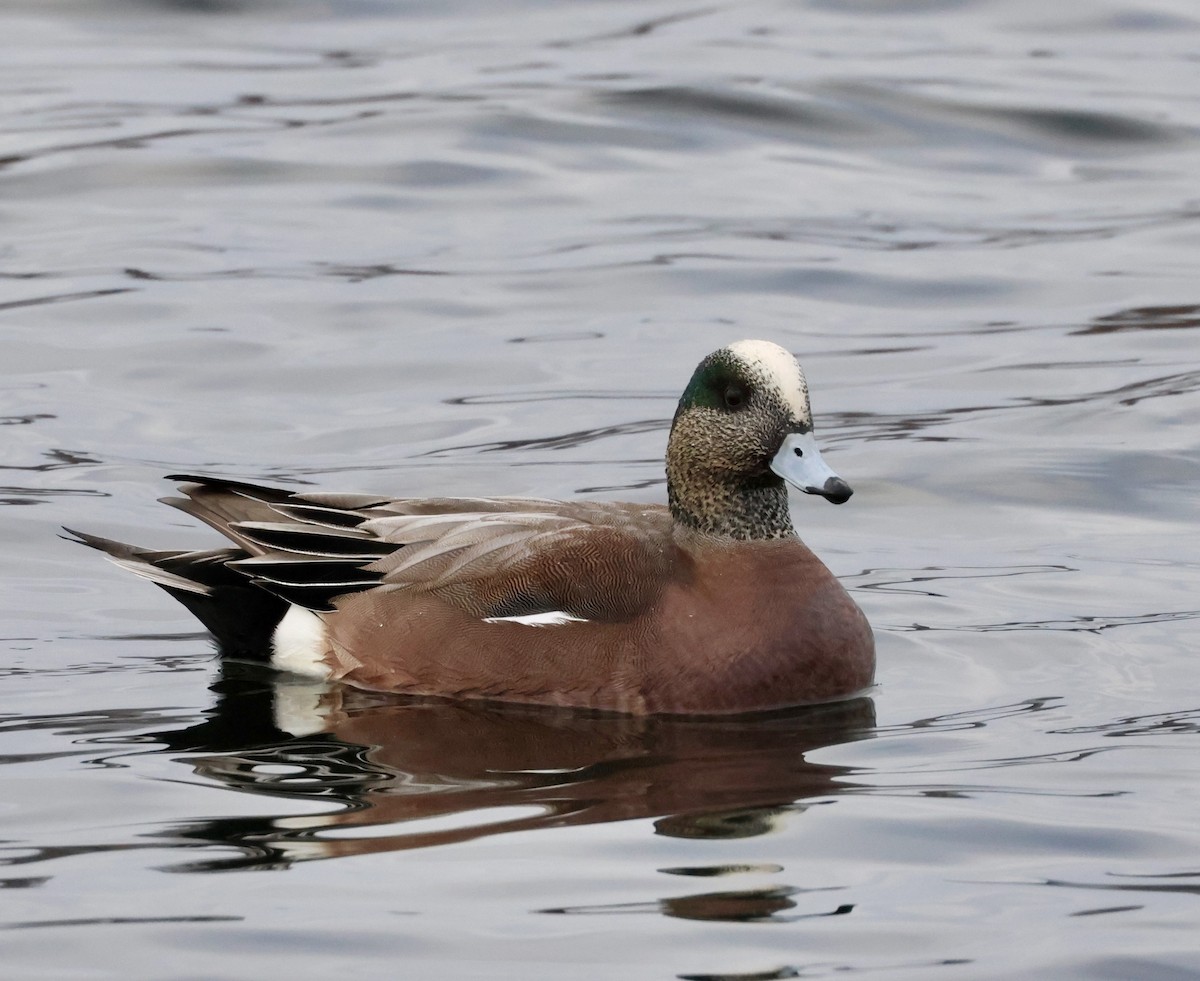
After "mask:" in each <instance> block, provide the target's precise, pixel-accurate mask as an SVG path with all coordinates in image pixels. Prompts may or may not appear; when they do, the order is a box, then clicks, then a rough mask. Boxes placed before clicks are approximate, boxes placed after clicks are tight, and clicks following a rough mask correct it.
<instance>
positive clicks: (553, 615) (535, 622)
mask: <svg viewBox="0 0 1200 981" xmlns="http://www.w3.org/2000/svg"><path fill="white" fill-rule="evenodd" d="M483 622H484V623H520V624H524V625H525V626H526V627H558V626H561V625H562V624H564V623H587V620H586V619H584V618H583V617H577V616H574V615H573V614H570V613H567V612H566V611H564V610H553V611H551V612H549V613H527V614H525V615H524V616H520V617H484V618H483Z"/></svg>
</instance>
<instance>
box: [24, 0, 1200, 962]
mask: <svg viewBox="0 0 1200 981" xmlns="http://www.w3.org/2000/svg"><path fill="white" fill-rule="evenodd" d="M0 36H3V37H4V38H5V39H6V45H5V50H6V53H5V57H4V59H3V63H2V64H0V119H2V126H0V158H2V160H0V221H2V227H3V229H4V235H3V239H2V240H0V327H2V331H3V333H0V345H2V350H3V352H4V353H3V357H2V359H0V361H2V363H0V397H2V398H3V403H4V406H3V408H2V409H0V416H3V421H4V422H5V423H6V424H7V425H6V426H5V427H4V430H3V432H4V436H5V439H4V441H3V443H2V444H0V447H2V452H0V468H2V469H3V473H2V474H0V485H2V486H0V501H2V502H3V503H4V504H5V505H8V507H6V508H5V509H4V510H3V512H2V513H3V515H4V522H3V529H4V542H5V549H4V551H3V553H2V555H0V574H2V575H3V579H4V587H3V590H2V591H0V609H2V611H3V613H2V619H0V637H2V639H0V672H2V680H0V698H2V702H0V713H2V714H0V753H2V754H3V756H0V760H2V761H3V763H4V764H5V765H4V767H3V776H4V781H3V784H2V785H0V786H2V798H0V838H2V839H3V842H2V844H0V862H3V863H4V865H3V868H2V869H0V887H2V888H0V928H2V929H0V956H2V959H3V960H2V962H3V964H4V974H5V975H6V976H10V977H14V978H15V977H20V978H65V977H122V978H146V979H168V978H169V979H199V978H252V977H253V978H257V977H262V976H264V974H267V973H270V974H272V975H276V974H277V975H281V976H289V977H294V978H326V977H330V976H335V975H341V974H346V975H349V974H353V975H355V976H359V977H393V976H396V975H397V974H404V975H407V976H415V977H438V978H495V977H516V978H526V979H543V978H545V979H550V978H555V979H558V978H564V977H569V978H596V979H601V978H604V979H607V978H611V977H614V976H619V977H627V978H631V979H633V978H638V979H640V978H647V979H651V978H705V979H715V978H724V979H735V978H736V979H750V978H785V977H825V976H832V975H836V976H842V975H844V974H848V973H854V972H873V973H874V974H875V975H876V976H880V975H881V976H885V977H889V978H891V977H895V978H921V979H923V978H928V977H933V976H941V977H952V978H960V977H972V978H1026V977H1034V976H1036V977H1055V978H1071V977H1079V978H1083V977H1087V978H1128V977H1152V978H1181V977H1196V976H1200V943H1198V942H1197V940H1196V936H1197V932H1196V927H1197V913H1196V896H1197V893H1198V892H1200V867H1198V865H1197V861H1196V857H1195V856H1196V855H1197V853H1198V849H1200V832H1198V831H1197V824H1196V814H1197V804H1198V796H1200V795H1198V793H1197V790H1196V787H1197V785H1198V783H1197V777H1198V776H1200V772H1198V771H1200V767H1198V766H1197V763H1196V759H1197V755H1196V740H1197V738H1198V735H1197V734H1198V732H1200V694H1197V693H1198V692H1200V668H1198V667H1197V665H1196V660H1195V658H1194V656H1193V654H1194V647H1195V642H1194V637H1195V629H1196V624H1195V620H1196V618H1197V616H1198V615H1200V602H1198V601H1197V585H1198V583H1200V559H1198V556H1197V550H1196V545H1195V540H1196V532H1195V526H1196V513H1197V504H1198V502H1200V492H1198V490H1197V488H1198V487H1200V479H1198V478H1200V452H1198V451H1200V435H1198V434H1200V425H1198V423H1200V395H1198V391H1197V390H1198V389H1200V348H1198V345H1197V337H1198V335H1197V325H1200V293H1198V290H1197V286H1196V282H1197V279H1196V260H1195V256H1196V254H1197V252H1196V247H1197V244H1198V242H1200V231H1198V225H1197V217H1198V215H1200V195H1198V194H1197V191H1196V184H1195V174H1196V173H1197V172H1198V170H1200V139H1198V134H1200V100H1198V99H1197V96H1196V84H1195V79H1196V56H1195V52H1196V50H1197V46H1198V43H1200V18H1198V17H1197V15H1196V13H1195V11H1194V8H1193V5H1191V4H1188V3H1184V2H1182V0H1175V2H1172V0H1144V2H1135V0H1123V2H1104V0H1097V2H1094V3H1090V4H1087V5H1084V6H1083V7H1082V8H1075V7H1072V8H1070V9H1068V8H1067V7H1062V6H1061V5H1050V4H1044V3H1032V2H1022V0H1007V2H1002V0H994V2H986V0H976V2H952V0H942V2H929V0H896V2H882V0H880V2H853V3H847V2H841V3H826V2H820V0H809V2H798V3H775V4H772V3H753V4H728V5H717V6H711V5H710V6H689V5H686V4H679V3H668V2H646V0H642V2H640V3H632V2H621V0H617V2H605V3H600V2H576V3H571V4H560V3H539V2H535V0H523V2H520V3H511V4H505V5H502V6H501V5H496V4H490V3H472V2H469V0H461V2H454V3H445V2H443V3H438V4H417V3H411V4H405V5H401V6H397V5H392V4H384V3H373V2H370V0H361V2H352V0H334V2H328V3H322V4H318V3H303V2H301V3H286V4H285V3H258V4H250V3H240V2H235V0H227V2H208V3H201V2H192V3H183V2H178V3H166V2H158V3H154V2H149V0H144V2H135V0H125V2H123V3H112V4H107V5H104V9H103V10H100V9H99V8H96V7H95V6H94V5H91V4H84V3H78V2H70V0H60V2H53V3H42V4H36V5H35V4H19V3H13V2H5V3H0ZM741 337H766V338H770V339H772V340H775V341H778V342H780V343H783V344H784V345H786V346H787V347H789V348H790V349H792V350H794V351H796V352H798V353H799V354H800V355H801V357H802V359H803V361H804V364H805V367H806V369H807V371H808V375H809V380H810V383H811V386H812V390H813V400H814V406H815V410H816V413H817V426H818V436H819V437H820V439H821V441H822V445H823V446H824V447H825V448H826V454H827V459H829V460H830V462H831V463H832V464H833V465H834V466H835V467H836V468H837V469H838V470H839V472H841V473H842V474H843V475H844V476H845V477H846V478H847V479H848V480H849V482H850V483H851V484H852V485H853V486H854V488H855V490H856V492H857V493H856V496H855V498H854V500H853V501H852V502H851V503H850V504H849V505H847V506H846V507H844V508H831V507H828V506H825V505H824V504H823V503H822V502H814V501H810V500H807V499H804V500H797V501H796V502H795V515H796V520H797V524H798V527H799V528H800V529H801V533H802V535H803V536H804V538H805V539H806V540H807V541H808V542H809V544H810V545H812V546H813V547H814V548H815V549H816V551H817V552H818V553H819V554H821V555H822V556H823V557H824V558H825V559H826V561H827V563H828V564H829V565H830V566H831V568H833V569H834V571H835V572H837V573H838V574H839V575H841V576H843V577H844V581H845V582H846V583H847V585H848V586H849V587H850V588H852V589H853V590H854V594H855V596H856V597H857V599H858V601H859V602H860V604H861V605H862V606H863V608H864V609H865V610H866V612H867V614H868V616H869V618H870V619H871V621H872V623H873V624H874V626H875V629H876V633H877V636H878V642H879V655H880V667H879V685H878V687H877V688H876V689H875V690H874V691H873V692H871V694H870V697H869V698H868V699H866V700H862V701H857V702H853V703H848V704H846V705H842V706H837V707H832V708H828V709H826V710H824V711H820V712H815V713H814V712H809V713H804V712H802V713H795V714H790V715H784V716H781V717H777V718H772V719H767V720H756V721H752V722H721V723H708V724H698V723H695V722H670V721H653V720H641V721H633V720H611V719H609V720H597V719H588V718H580V717H577V716H571V715H544V714H537V713H533V714H530V713H525V712H520V711H515V710H501V709H496V708H486V709H485V708H477V707H466V706H446V705H443V706H429V705H407V704H396V703H394V702H390V701H388V700H386V699H382V700H381V699H377V698H367V697H364V696H361V695H352V694H350V693H346V692H338V691H333V692H324V693H322V692H320V691H317V690H314V689H311V688H306V687H304V686H300V685H297V684H295V683H294V682H286V681H284V680H275V679H271V678H267V677H264V676H262V675H254V674H250V675H246V674H244V673H238V672H233V673H231V674H229V675H228V676H226V677H222V676H221V674H220V672H219V670H218V668H217V666H216V665H215V664H214V663H213V662H212V660H211V656H210V650H209V646H208V644H207V642H206V641H205V640H204V638H203V637H202V636H201V635H199V634H198V633H197V632H196V625H195V623H194V621H192V620H191V619H190V618H189V617H188V616H187V614H186V613H185V612H184V611H183V610H182V608H180V607H178V606H176V605H175V604H174V603H172V602H171V601H170V600H169V599H168V598H166V597H165V596H163V595H162V594H161V593H159V592H158V591H157V590H154V589H152V588H150V587H148V586H147V585H145V584H144V583H140V582H138V581H136V580H134V579H133V578H132V577H129V576H128V575H126V574H124V573H122V572H121V571H120V570H117V569H115V568H113V567H112V566H110V565H107V564H106V563H104V562H102V561H100V560H99V559H98V557H97V556H96V555H94V554H92V553H89V552H86V551H85V550H83V549H80V548H78V547H76V546H71V545H70V544H68V543H66V542H63V541H60V540H59V539H58V538H56V537H55V536H56V534H57V529H58V527H59V525H60V524H64V523H65V524H69V525H73V526H77V527H80V528H85V529H88V530H91V531H95V532H99V533H101V534H106V535H112V536H113V537H117V538H124V539H126V540H132V541H136V542H139V543H142V544H146V545H158V546H163V547H166V546H177V545H181V544H184V545H187V544H193V545H201V544H202V543H205V542H211V540H212V539H211V536H210V535H207V534H206V533H205V532H204V531H203V530H202V529H198V528H195V527H193V526H192V525H191V524H189V523H188V522H187V520H186V519H185V518H184V516H182V515H178V514H176V513H174V512H171V511H169V510H167V509H165V508H163V507H161V506H160V505H158V504H156V503H155V502H154V498H155V497H156V496H158V495H159V494H162V493H165V492H166V491H167V489H168V488H167V486H166V485H165V484H163V483H162V482H161V480H160V477H161V475H162V474H163V473H170V472H176V471H179V470H185V471H186V470H194V469H202V470H205V471H208V472H215V473H224V474H229V475H237V476H242V477H245V478H248V479H260V480H269V481H286V482H297V481H304V482H308V483H310V484H311V485H314V486H318V487H321V488H325V489H334V488H336V489H359V490H370V491H381V492H395V493H404V494H413V495H418V494H425V493H439V492H441V493H445V492H449V493H460V494H472V493H493V494H503V493H515V494H522V493H524V494H536V495H542V496H567V497H576V496H583V497H586V496H594V497H598V498H610V497H620V498H625V499H635V500H661V499H662V496H663V492H664V488H663V482H662V480H663V478H662V465H661V459H662V452H663V447H664V443H665V436H666V428H667V426H668V424H669V420H670V417H671V414H672V412H673V411H674V403H675V400H676V399H677V397H678V394H679V391H680V389H681V387H682V385H683V383H684V381H685V380H686V378H687V377H688V375H689V374H690V372H691V370H692V367H693V366H694V364H695V362H696V361H697V360H698V359H699V358H700V357H701V356H702V355H703V354H705V353H707V352H708V351H709V350H712V349H714V348H716V347H719V346H721V345H723V344H724V343H727V342H728V341H731V340H734V339H737V338H741ZM279 726H285V727H287V728H288V729H290V731H291V732H292V733H296V732H299V733H302V734H300V735H295V734H289V732H286V731H284V730H283V729H281V728H279Z"/></svg>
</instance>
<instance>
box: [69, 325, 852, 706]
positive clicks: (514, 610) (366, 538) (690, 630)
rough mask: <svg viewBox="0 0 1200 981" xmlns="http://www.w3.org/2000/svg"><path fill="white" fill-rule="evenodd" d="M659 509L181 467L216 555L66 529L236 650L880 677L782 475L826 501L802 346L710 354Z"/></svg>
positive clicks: (677, 431) (183, 485)
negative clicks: (221, 541)
mask: <svg viewBox="0 0 1200 981" xmlns="http://www.w3.org/2000/svg"><path fill="white" fill-rule="evenodd" d="M666 477H667V493H666V497H667V502H666V504H665V505H664V504H647V503H627V502H597V501H591V500H577V501H556V500H542V499H538V498H513V497H483V498H479V497H435V498H396V499H392V498H386V497H380V496H377V495H374V494H345V493H328V492H320V491H317V492H310V491H307V490H304V491H301V490H293V489H287V488H280V487H269V486H264V485H259V484H255V483H247V482H243V481H238V480H231V479H227V478H224V477H217V476H204V475H196V474H174V475H171V476H169V477H168V478H167V479H169V480H174V481H176V482H178V484H179V490H180V493H181V495H182V496H179V497H168V498H163V499H162V500H163V503H166V504H169V505H172V506H174V507H177V508H179V509H180V510H182V511H184V512H185V513H187V514H189V515H191V516H192V517H194V518H196V519H198V520H200V521H201V522H204V523H205V524H207V525H209V526H211V527H212V528H214V529H215V530H216V531H218V532H220V533H221V534H222V535H223V536H224V537H225V538H226V539H227V540H228V542H229V544H228V545H227V546H225V547H221V548H214V549H208V550H201V551H188V550H166V551H160V550H153V549H147V548H141V547H138V546H134V545H127V544H124V543H121V542H117V541H113V540H110V539H106V538H101V537H99V536H96V535H92V534H88V533H85V532H79V531H74V530H72V529H64V530H66V531H67V532H68V533H69V534H70V535H72V536H73V537H74V540H76V541H78V542H80V543H83V544H86V545H89V546H91V547H93V548H96V549H99V550H100V551H101V552H103V553H105V554H106V555H107V557H108V558H110V559H111V560H112V561H114V562H115V563H117V564H118V565H120V566H122V567H124V568H126V569H128V570H130V571H132V572H134V573H136V574H137V575H139V576H141V577H142V578H144V579H147V580H149V581H150V582H152V583H154V584H156V585H158V586H160V587H162V588H163V589H164V590H166V592H168V593H169V594H170V595H171V596H172V597H174V598H175V599H176V600H178V601H179V602H181V603H182V604H183V605H184V606H185V607H186V608H187V609H188V610H189V611H190V612H191V613H192V614H194V615H195V616H196V618H197V619H198V620H199V621H200V622H201V623H202V624H203V625H204V626H205V627H206V628H207V629H208V631H209V632H210V633H211V634H212V635H213V637H214V638H215V640H216V643H217V647H218V651H219V653H220V654H222V655H223V656H225V657H229V658H234V659H239V660H251V661H260V662H265V663H266V664H267V665H269V666H270V667H272V668H274V669H276V670H279V671H286V672H292V673H294V674H297V675H302V676H305V677H307V678H311V679H316V680H319V681H321V682H328V683H341V684H345V685H349V686H352V687H356V688H363V689H369V690H374V691H382V692H393V693H397V694H401V695H410V696H427V697H434V698H442V699H477V700H485V701H494V702H508V703H523V704H526V705H533V706H537V705H541V706H557V707H562V708H569V709H580V710H589V711H593V712H602V713H609V712H611V713H622V714H629V715H735V714H748V713H756V712H769V711H777V710H781V709H787V708H792V707H795V706H800V705H806V704H810V703H818V702H827V701H832V700H837V699H842V698H848V697H851V696H853V695H856V694H858V693H861V692H862V691H864V690H865V689H867V688H869V687H870V686H871V685H872V684H873V683H874V673H875V642H874V635H873V633H872V630H871V627H870V625H869V623H868V622H867V619H866V617H865V615H864V614H863V612H862V610H861V609H860V608H859V606H858V605H857V604H856V603H855V602H854V600H853V599H852V598H851V597H850V595H849V594H848V592H847V591H846V589H845V588H844V587H843V586H842V584H841V583H840V582H839V581H838V579H837V577H836V576H834V574H833V573H832V572H831V571H830V570H829V569H828V568H827V567H826V566H825V564H824V563H823V562H822V561H821V560H820V559H819V558H818V557H817V556H816V555H815V554H814V553H813V552H812V551H811V550H810V549H809V548H808V547H807V546H806V545H805V544H804V542H803V541H801V539H800V537H799V536H798V535H797V533H796V530H795V528H794V526H793V523H792V518H791V510H790V506H789V499H788V490H787V488H788V485H791V486H792V487H794V488H796V489H797V490H799V491H802V492H803V493H804V494H807V495H814V496H818V497H823V498H825V499H826V500H827V501H830V502H832V503H834V504H842V503H845V502H846V501H847V500H849V498H850V496H851V493H852V492H851V489H850V487H849V485H848V484H847V483H846V482H845V481H844V480H843V479H842V478H841V477H840V476H838V475H837V474H836V473H835V472H834V471H833V470H832V469H831V468H830V467H829V465H828V464H826V463H825V461H824V460H823V458H822V457H821V454H820V451H819V449H818V445H817V442H816V438H815V435H814V429H813V417H812V410H811V407H810V404H809V392H808V384H807V382H806V381H805V377H804V372H803V369H802V368H801V366H800V364H799V362H798V361H797V360H796V358H795V357H794V356H793V355H792V354H791V353H790V352H788V351H787V350H786V349H784V348H783V347H781V346H779V345H777V344H775V343H773V342H770V341H761V340H744V341H737V342H735V343H732V344H729V345H727V346H726V347H723V348H721V349H720V350H717V351H714V352H712V353H711V354H709V355H708V356H706V357H705V358H704V359H703V360H702V361H701V362H700V363H699V365H698V366H697V367H696V370H695V371H694V372H693V374H692V376H691V379H690V380H689V381H688V383H687V385H686V387H685V388H684V390H683V394H682V396H681V397H680V400H679V404H678V408H677V409H676V412H675V415H674V419H673V421H672V424H671V429H670V434H669V437H668V440H667V450H666Z"/></svg>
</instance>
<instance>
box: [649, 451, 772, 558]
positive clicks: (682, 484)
mask: <svg viewBox="0 0 1200 981" xmlns="http://www.w3.org/2000/svg"><path fill="white" fill-rule="evenodd" d="M667 502H668V504H669V505H670V508H671V514H672V516H673V517H674V518H675V520H676V521H677V522H679V523H680V524H682V525H684V526H685V527H688V528H691V529H693V530H694V531H698V532H700V533H702V534H707V535H716V536H719V537H723V538H733V539H738V540H742V541H754V540H757V541H764V540H769V539H776V538H795V537H796V531H795V529H794V528H793V527H792V516H791V513H790V512H789V511H788V498H787V487H786V486H785V485H784V483H783V481H782V480H780V479H779V478H778V477H776V476H775V475H774V474H768V475H766V476H764V477H761V478H758V479H757V480H755V481H753V482H751V483H746V482H744V481H743V482H737V483H735V482H725V481H718V480H714V479H713V478H712V476H711V475H708V474H705V475H704V479H703V480H701V479H698V475H697V474H695V473H692V474H681V473H672V468H671V467H668V468H667Z"/></svg>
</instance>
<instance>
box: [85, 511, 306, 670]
mask: <svg viewBox="0 0 1200 981" xmlns="http://www.w3.org/2000/svg"><path fill="white" fill-rule="evenodd" d="M63 530H64V531H66V532H68V533H69V534H71V535H74V536H75V540H76V541H78V542H80V543H82V544H84V545H90V546H91V547H92V548H95V549H99V550H100V551H101V552H104V553H105V554H106V555H108V557H109V558H110V559H112V561H113V562H115V563H116V564H117V565H120V566H124V567H125V568H126V569H129V570H130V571H131V572H135V573H137V574H138V575H139V576H141V577H142V578H143V579H149V580H150V581H151V582H152V583H154V584H155V585H157V586H161V587H162V588H163V589H165V590H166V591H167V592H168V593H170V594H171V595H172V596H174V597H175V599H177V600H179V602H180V603H182V604H183V605H184V606H186V607H187V608H188V610H190V611H191V613H192V615H193V616H195V617H196V619H198V620H199V621H200V622H201V623H202V624H204V626H205V627H206V628H207V629H208V631H209V632H210V633H211V634H212V635H213V637H214V638H216V641H217V644H218V646H219V647H220V651H221V653H222V654H223V655H226V656H229V657H237V658H244V659H246V660H251V661H264V662H265V661H268V660H270V657H271V636H272V634H273V633H274V632H275V628H276V626H278V624H279V621H280V620H281V619H283V615H284V613H286V612H287V609H288V603H287V601H286V600H284V599H282V598H280V597H279V596H275V595H272V594H271V593H268V592H267V591H266V590H265V589H261V588H259V587H258V586H256V585H254V583H253V582H251V581H250V580H249V579H248V578H247V577H246V576H245V575H242V574H240V573H238V572H235V571H234V570H233V569H230V568H228V567H227V566H226V563H227V562H230V561H233V560H235V559H244V558H248V557H249V555H248V553H246V552H244V551H243V550H242V549H240V548H218V549H210V550H208V551H205V552H186V551H182V550H177V551H167V552H156V551H152V550H151V549H147V548H138V547H137V546H136V545H126V544H124V543H122V542H115V541H112V540H111V539H108V538H100V537H99V536H97V535H89V534H86V533H85V532H82V531H75V530H73V529H71V528H64V529H63Z"/></svg>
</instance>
